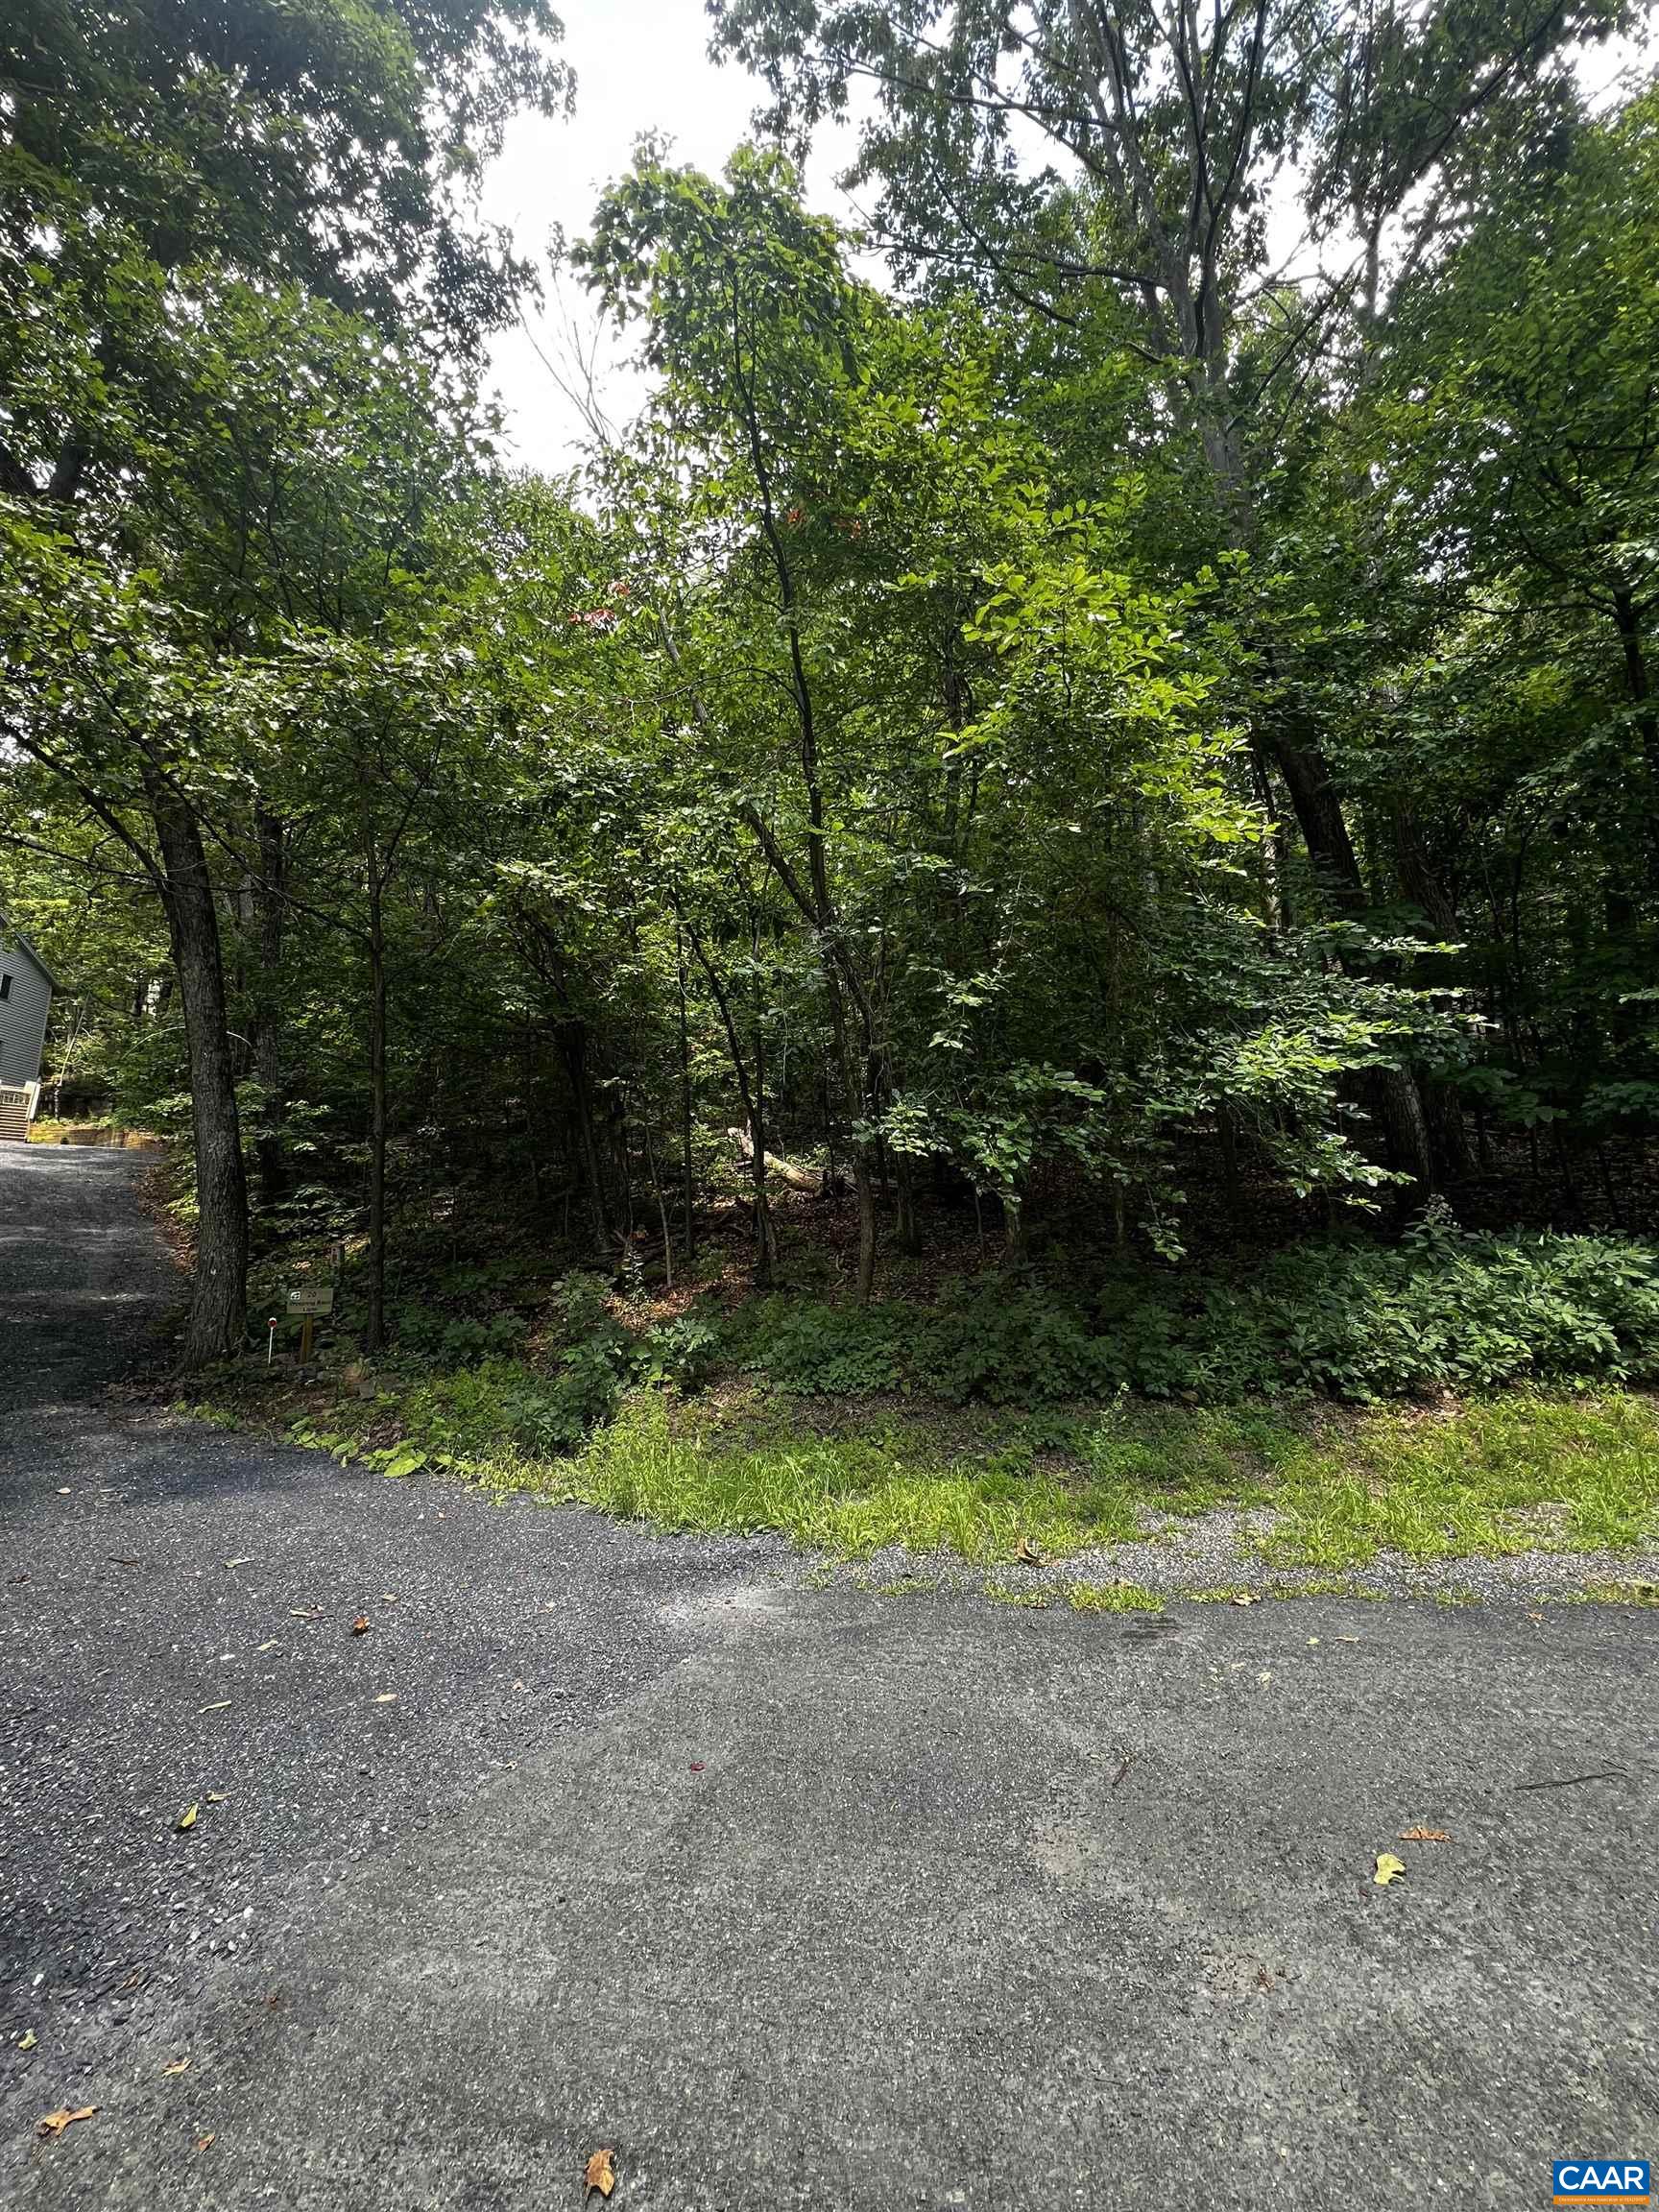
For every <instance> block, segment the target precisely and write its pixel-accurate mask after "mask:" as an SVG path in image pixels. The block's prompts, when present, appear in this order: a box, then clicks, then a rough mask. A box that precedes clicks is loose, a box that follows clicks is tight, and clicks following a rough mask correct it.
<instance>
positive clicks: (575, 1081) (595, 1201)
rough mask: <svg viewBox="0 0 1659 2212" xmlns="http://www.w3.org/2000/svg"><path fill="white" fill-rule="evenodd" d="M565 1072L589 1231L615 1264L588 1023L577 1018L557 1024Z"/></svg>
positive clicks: (598, 1252) (596, 1248) (599, 1255)
mask: <svg viewBox="0 0 1659 2212" xmlns="http://www.w3.org/2000/svg"><path fill="white" fill-rule="evenodd" d="M555 1032H556V1034H557V1036H558V1039H559V1049H560V1051H561V1053H562V1054H563V1055H564V1059H565V1074H566V1075H567V1076H568V1077H569V1079H570V1094H571V1097H572V1098H573V1100H574V1101H575V1107H576V1139H577V1144H578V1148H579V1149H580V1152H581V1155H582V1180H583V1182H584V1184H585V1185H586V1186H587V1191H588V1232H589V1246H590V1248H591V1250H592V1253H593V1256H594V1258H595V1259H597V1260H603V1261H605V1262H607V1263H609V1262H610V1261H611V1258H612V1252H611V1208H610V1204H609V1202H608V1200H607V1198H606V1196H605V1174H604V1170H603V1168H602V1167H601V1166H600V1165H599V1142H598V1139H597V1138H596V1137H595V1135H594V1132H593V1096H592V1092H591V1089H590V1087H589V1080H588V1024H587V1022H583V1021H581V1020H579V1019H577V1018H575V1017H572V1018H571V1019H570V1020H569V1021H565V1022H557V1023H555Z"/></svg>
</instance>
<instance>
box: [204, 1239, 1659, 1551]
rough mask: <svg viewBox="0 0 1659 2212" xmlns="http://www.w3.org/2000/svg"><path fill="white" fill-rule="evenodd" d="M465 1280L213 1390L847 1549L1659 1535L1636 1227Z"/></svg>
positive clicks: (1646, 1271)
mask: <svg viewBox="0 0 1659 2212" xmlns="http://www.w3.org/2000/svg"><path fill="white" fill-rule="evenodd" d="M452 1287H455V1288H456V1289H457V1297H458V1298H460V1297H465V1299H466V1300H467V1301H468V1302H469V1309H470V1310H467V1311H461V1312H457V1311H452V1310H449V1308H447V1307H446V1306H445V1305H444V1304H443V1303H441V1302H434V1303H431V1304H429V1305H427V1306H426V1307H424V1308H420V1309H415V1308H411V1309H410V1310H411V1311H418V1312H419V1313H420V1325H419V1326H418V1327H408V1328H405V1330H404V1331H403V1332H402V1334H401V1335H400V1339H399V1344H398V1350H397V1356H396V1357H395V1358H393V1359H391V1360H388V1361H385V1362H382V1363H379V1364H378V1365H377V1367H376V1369H375V1370H374V1372H373V1375H371V1374H368V1373H367V1372H365V1371H364V1370H363V1369H362V1368H361V1367H358V1366H350V1367H345V1368H342V1367H340V1366H338V1365H335V1366H332V1367H326V1366H325V1368H324V1369H323V1370H322V1371H321V1372H320V1373H319V1374H318V1375H317V1376H316V1377H314V1378H313V1379H312V1380H311V1381H310V1382H309V1383H306V1382H304V1381H302V1380H301V1382H299V1383H287V1382H285V1381H284V1380H283V1379H282V1378H281V1377H280V1374H278V1376H277V1377H276V1379H274V1381H273V1382H272V1383H269V1384H266V1383H259V1382H255V1381H252V1380H251V1379H250V1378H249V1377H248V1376H247V1373H246V1371H244V1372H243V1376H242V1379H241V1381H240V1382H237V1381H236V1380H235V1379H234V1378H231V1379H228V1381H227V1384H226V1389H227V1391H228V1392H229V1393H230V1394H231V1401H232V1402H233V1403H234V1404H235V1405H236V1406H237V1407H238V1410H239V1413H240V1416H241V1417H244V1418H246V1417H247V1415H248V1413H249V1412H250V1410H254V1411H255V1413H256V1417H264V1418H270V1417H271V1416H272V1415H273V1413H275V1414H276V1416H277V1417H279V1418H280V1419H281V1420H282V1422H283V1425H284V1426H286V1427H287V1428H288V1431H289V1433H290V1434H292V1435H293V1436H294V1437H295V1438H296V1440H298V1441H301V1442H304V1443H307V1444H311V1445H318V1446H321V1447H323V1448H324V1449H326V1450H329V1451H332V1452H334V1453H335V1455H337V1456H338V1457H339V1458H341V1459H342V1460H343V1461H348V1462H349V1461H358V1462H365V1463H367V1464H369V1465H370V1466H373V1467H376V1468H378V1469H379V1470H380V1471H381V1472H382V1473H384V1474H386V1475H389V1476H406V1475H411V1474H417V1473H421V1472H422V1471H439V1470H442V1471H452V1472H454V1473H457V1474H459V1475H461V1476H463V1477H465V1478H466V1479H469V1480H471V1481H474V1482H476V1483H478V1484H481V1485H482V1486H484V1487H486V1488H489V1489H492V1490H495V1491H498V1492H507V1491H528V1492H531V1493H533V1494H535V1495H537V1496H539V1497H541V1498H544V1499H546V1500H548V1501H550V1502H569V1503H583V1504H587V1505H590V1506H593V1507H596V1508H599V1509H601V1510H604V1511H607V1512H611V1513H614V1514H618V1515H622V1516H626V1517H630V1518H640V1519H645V1520H649V1521H651V1522H652V1523H654V1524H655V1525H657V1526H658V1527H661V1528H664V1529H682V1530H690V1529H696V1530H704V1531H710V1532H715V1531H717V1532H724V1533H752V1532H756V1531H759V1530H765V1529H770V1530H777V1531H780V1532H781V1533H783V1534H784V1535H786V1536H787V1537H789V1538H790V1539H792V1540H793V1541H794V1542H796V1543H797V1544H800V1545H802V1546H805V1547H807V1548H809V1549H813V1550H817V1551H823V1552H825V1553H828V1554H831V1555H834V1556H838V1557H842V1558H853V1559H856V1558H866V1557H869V1556H870V1555H872V1554H874V1553H876V1552H879V1551H884V1550H886V1549H887V1548H889V1547H893V1546H902V1547H904V1548H906V1549H908V1550H910V1551H941V1552H947V1553H953V1554H955V1555H957V1556H958V1557H959V1558H961V1559H964V1560H967V1561H970V1562H973V1563H974V1564H975V1565H978V1566H982V1567H987V1568H989V1567H992V1566H994V1565H995V1564H996V1563H998V1562H1003V1561H1007V1560H1010V1559H1020V1558H1037V1559H1042V1560H1053V1559H1064V1558H1067V1557H1070V1556H1071V1555H1073V1554H1076V1553H1078V1552H1082V1551H1090V1550H1092V1549H1094V1548H1098V1547H1101V1546H1104V1545H1109V1544H1124V1543H1141V1542H1144V1541H1147V1540H1149V1539H1152V1540H1160V1539H1164V1538H1167V1537H1169V1536H1170V1535H1172V1534H1173V1533H1175V1532H1178V1531H1179V1529H1180V1527H1182V1525H1183V1524H1184V1523H1190V1522H1191V1521H1193V1520H1194V1519H1196V1518H1197V1517H1200V1516H1202V1515H1205V1514H1209V1513H1213V1512H1214V1511H1215V1510H1217V1509H1220V1508H1230V1509H1233V1511H1234V1514H1235V1516H1236V1518H1235V1520H1234V1522H1233V1523H1231V1524H1230V1536H1231V1538H1232V1540H1233V1541H1234V1542H1236V1543H1237V1544H1238V1546H1239V1547H1240V1549H1241V1550H1242V1551H1243V1552H1244V1553H1246V1554H1248V1555H1250V1556H1253V1557H1254V1558H1255V1559H1256V1560H1257V1561H1258V1562H1259V1563H1262V1564H1265V1565H1268V1566H1271V1567H1273V1568H1275V1569H1279V1570H1288V1569H1294V1568H1311V1569H1315V1570H1318V1571H1321V1572H1335V1573H1341V1572H1344V1571H1347V1570H1350V1569H1353V1568H1356V1567H1361V1566H1363V1565H1365V1564H1366V1563H1368V1562H1370V1561H1372V1560H1374V1559H1375V1558H1376V1557H1377V1556H1378V1555H1379V1554H1380V1553H1383V1552H1389V1553H1401V1554H1404V1555H1406V1556H1407V1557H1410V1558H1413V1559H1418V1560H1439V1559H1451V1558H1456V1557H1461V1556H1467V1555H1472V1554H1485V1555H1490V1556H1498V1555H1505V1554H1515V1553H1519V1552H1524V1551H1537V1550H1544V1551H1548V1550H1563V1551H1601V1550H1608V1551H1621V1550H1623V1551H1632V1550H1640V1549H1642V1548H1644V1547H1645V1546H1647V1545H1649V1544H1659V1518H1656V1517H1659V1413H1656V1410H1655V1406H1654V1403H1653V1402H1652V1401H1651V1400H1649V1399H1648V1398H1647V1397H1646V1396H1644V1395H1642V1394H1641V1393H1640V1392H1639V1391H1638V1390H1632V1389H1630V1388H1629V1387H1628V1386H1629V1385H1632V1384H1635V1385H1640V1384H1642V1383H1647V1382H1650V1381H1652V1380H1653V1379H1654V1377H1655V1375H1656V1374H1659V1256H1656V1255H1655V1254H1654V1253H1653V1251H1652V1250H1650V1249H1649V1248H1647V1247H1646V1246H1643V1245H1639V1244H1635V1243H1629V1242H1621V1241H1615V1240H1612V1239H1608V1238H1587V1237H1577V1238H1573V1237H1556V1236H1535V1237H1528V1238H1519V1237H1515V1238H1502V1237H1474V1236H1463V1235H1458V1234H1455V1233H1452V1232H1448V1231H1444V1230H1440V1229H1436V1228H1433V1227H1431V1228H1429V1229H1427V1230H1425V1231H1422V1232H1420V1233H1418V1234H1417V1235H1416V1236H1415V1237H1413V1238H1408V1239H1407V1240H1406V1241H1405V1242H1403V1243H1402V1244H1401V1245H1399V1246H1396V1247H1393V1248H1379V1247H1375V1246H1361V1245H1358V1244H1338V1243H1332V1244H1329V1245H1325V1246H1317V1247H1312V1248H1303V1249H1301V1250H1298V1251H1294V1252H1290V1253H1286V1254H1284V1255H1281V1256H1279V1257H1277V1258H1274V1259H1271V1260H1269V1261H1267V1262H1265V1263H1264V1264H1263V1265H1262V1267H1261V1269H1260V1270H1259V1271H1258V1273H1257V1274H1256V1276H1255V1277H1254V1278H1253V1279H1252V1280H1251V1281H1249V1282H1245V1281H1242V1280H1239V1279H1238V1278H1227V1277H1223V1276H1219V1275H1203V1274H1199V1273H1196V1272H1192V1273H1188V1274H1185V1275H1183V1274H1178V1273H1176V1272H1175V1271H1173V1270H1165V1271H1162V1272H1160V1273H1156V1274H1155V1273H1152V1272H1149V1271H1147V1272H1142V1273H1140V1274H1137V1275H1134V1276H1128V1275H1125V1276H1122V1277H1120V1278H1118V1280H1116V1281H1114V1282H1109V1283H1108V1284H1107V1285H1106V1286H1104V1287H1103V1288H1101V1289H1099V1290H1098V1291H1096V1293H1095V1294H1094V1296H1092V1297H1090V1298H1087V1299H1079V1300H1076V1301H1070V1300H1068V1299H1067V1298H1066V1297H1065V1296H1064V1295H1062V1294H1061V1293H1060V1292H1058V1291H1057V1290H1055V1289H1053V1288H1050V1287H1048V1286H1045V1285H1044V1284H1042V1283H1041V1282H1040V1281H1039V1280H1037V1279H1036V1278H1034V1277H1027V1278H1024V1279H1022V1280H1021V1279H1010V1278H1008V1277H1005V1276H986V1277H981V1278H978V1279H976V1280H964V1281H957V1282H950V1283H947V1284H945V1285H944V1286H942V1288H941V1290H940V1293H939V1295H938V1297H937V1298H936V1299H935V1300H934V1301H933V1302H931V1303H924V1302H922V1301H920V1300H916V1301H900V1300H892V1301H888V1302H885V1303H882V1304H878V1305H873V1306H858V1305H855V1304H852V1303H845V1304H838V1303H834V1302H831V1301H826V1300H824V1299H821V1298H813V1297H805V1296H799V1295H797V1296H794V1297H790V1296H785V1295H782V1294H777V1295H773V1296H771V1297H767V1298H762V1299H751V1300H748V1301H746V1302H741V1303H738V1304H735V1305H733V1306H731V1307H729V1308H723V1307H722V1306H720V1305H719V1304H718V1302H717V1301H716V1300H715V1299H714V1298H713V1297H712V1296H710V1295H707V1294H706V1295H704V1296H702V1297H701V1298H698V1299H696V1300H694V1301H693V1302H692V1303H691V1304H690V1305H688V1306H686V1307H685V1308H684V1309H683V1310H678V1311H675V1310H669V1309H667V1308H666V1306H665V1304H663V1303H659V1304H658V1305H656V1306H652V1305H651V1304H649V1303H648V1302H647V1301H646V1300H645V1298H644V1297H643V1296H642V1295H641V1294H640V1293H639V1292H638V1291H637V1290H636V1292H635V1293H634V1294H633V1295H631V1296H630V1295H627V1294H622V1295H616V1294H613V1293H612V1292H611V1291H609V1290H608V1289H607V1287H606V1286H605V1284H604V1283H603V1282H602V1281H601V1279H600V1278H598V1277H597V1276H594V1275H590V1274H580V1273H578V1274H573V1275H570V1276H567V1277H565V1278H564V1279H563V1280H561V1281H560V1282H558V1283H557V1284H556V1285H555V1286H554V1287H553V1288H552V1290H551V1292H550V1293H548V1292H546V1291H543V1292H542V1293H541V1296H539V1297H538V1296H537V1295H536V1294H535V1290H536V1286H535V1285H534V1283H533V1281H532V1279H531V1278H530V1277H529V1276H528V1275H527V1274H526V1273H525V1272H524V1271H523V1270H522V1269H521V1268H519V1267H518V1266H517V1264H516V1263H512V1262H508V1261H506V1260H503V1261H502V1262H501V1263H500V1264H499V1265H498V1266H496V1267H495V1268H494V1269H493V1270H488V1269H486V1270H476V1269H474V1270H469V1271H463V1275H462V1276H460V1277H457V1278H456V1282H455V1285H454V1286H452ZM492 1299H493V1301H494V1302H493V1303H491V1300H492ZM261 1392H263V1393H264V1396H263V1399H261ZM224 1402H225V1401H221V1403H224ZM301 1407H302V1408H303V1410H301ZM297 1412H298V1413H299V1418H298V1419H296V1418H295V1415H296V1413H297Z"/></svg>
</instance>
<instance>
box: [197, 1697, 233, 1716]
mask: <svg viewBox="0 0 1659 2212" xmlns="http://www.w3.org/2000/svg"><path fill="white" fill-rule="evenodd" d="M233 1702H234V1700H233V1699H232V1698H229V1697H221V1698H220V1700H219V1702H218V1703H217V1704H216V1705H204V1706H203V1708H202V1710H203V1712H204V1713H228V1711H229V1710H230V1707H231V1705H232V1703H233Z"/></svg>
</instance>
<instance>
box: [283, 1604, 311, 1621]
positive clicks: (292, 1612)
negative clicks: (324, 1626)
mask: <svg viewBox="0 0 1659 2212" xmlns="http://www.w3.org/2000/svg"><path fill="white" fill-rule="evenodd" d="M288 1614H289V1618H290V1619H291V1620H294V1621H315V1620H316V1618H317V1616H316V1614H315V1613H314V1612H312V1611H311V1610H310V1609H309V1607H307V1606H304V1605H290V1606H289V1608H288Z"/></svg>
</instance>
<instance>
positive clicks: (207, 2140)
mask: <svg viewBox="0 0 1659 2212" xmlns="http://www.w3.org/2000/svg"><path fill="white" fill-rule="evenodd" d="M217 2140H218V2138H217V2137H216V2136H212V2135H198V2136H197V2138H196V2148H197V2150H198V2151H205V2150H207V2149H208V2148H209V2147H210V2146H211V2145H212V2144H213V2143H214V2142H216V2141H217Z"/></svg>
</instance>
